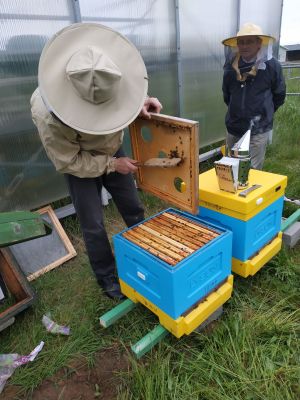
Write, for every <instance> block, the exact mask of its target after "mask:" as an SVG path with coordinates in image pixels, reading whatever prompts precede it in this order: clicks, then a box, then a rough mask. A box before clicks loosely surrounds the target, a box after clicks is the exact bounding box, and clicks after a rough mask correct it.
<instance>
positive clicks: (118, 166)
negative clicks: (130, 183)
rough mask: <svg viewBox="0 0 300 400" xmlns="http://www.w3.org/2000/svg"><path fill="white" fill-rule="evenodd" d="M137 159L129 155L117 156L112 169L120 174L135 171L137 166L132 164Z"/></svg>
mask: <svg viewBox="0 0 300 400" xmlns="http://www.w3.org/2000/svg"><path fill="white" fill-rule="evenodd" d="M136 163H137V161H136V160H133V159H132V158H129V157H119V158H115V159H114V169H115V171H117V172H119V173H120V174H124V175H126V174H129V173H130V172H136V171H137V167H136V166H135V165H134V164H136Z"/></svg>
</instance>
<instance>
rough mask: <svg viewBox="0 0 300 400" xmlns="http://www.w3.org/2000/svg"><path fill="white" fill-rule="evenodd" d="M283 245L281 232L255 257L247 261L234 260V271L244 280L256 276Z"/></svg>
mask: <svg viewBox="0 0 300 400" xmlns="http://www.w3.org/2000/svg"><path fill="white" fill-rule="evenodd" d="M281 245H282V232H279V234H278V235H277V236H276V238H275V239H273V240H272V241H271V242H270V243H268V244H267V245H266V246H264V247H263V248H262V249H261V250H260V251H259V252H258V254H257V255H256V256H255V257H253V258H251V259H249V260H246V261H241V260H239V259H237V258H232V271H233V272H234V273H236V274H238V275H240V276H242V277H243V278H247V277H248V276H249V275H251V276H253V275H255V274H256V272H257V271H259V270H260V269H261V268H262V267H263V266H264V265H265V264H266V263H267V262H268V261H270V260H271V258H273V257H274V256H275V255H276V254H277V253H278V252H279V251H280V249H281Z"/></svg>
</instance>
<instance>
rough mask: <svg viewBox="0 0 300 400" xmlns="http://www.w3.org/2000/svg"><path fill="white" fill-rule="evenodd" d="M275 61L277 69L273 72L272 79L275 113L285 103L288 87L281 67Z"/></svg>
mask: <svg viewBox="0 0 300 400" xmlns="http://www.w3.org/2000/svg"><path fill="white" fill-rule="evenodd" d="M274 61H275V68H274V71H273V72H274V74H273V75H274V76H273V79H272V88H271V90H272V95H273V104H274V111H276V110H277V109H278V108H279V107H280V106H281V105H282V104H283V103H284V100H285V96H286V87H285V81H284V76H283V73H282V68H281V65H280V64H279V62H278V61H277V60H274Z"/></svg>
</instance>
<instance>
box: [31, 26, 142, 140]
mask: <svg viewBox="0 0 300 400" xmlns="http://www.w3.org/2000/svg"><path fill="white" fill-rule="evenodd" d="M38 80H39V88H40V93H41V95H42V98H43V100H44V102H45V104H46V106H47V108H48V109H49V110H50V111H52V112H53V113H54V114H55V115H56V116H57V117H58V118H59V119H60V120H61V121H62V122H64V123H65V124H66V125H68V126H70V127H72V128H74V129H76V130H78V131H81V132H85V133H90V134H95V135H106V134H109V133H114V132H117V131H120V130H121V129H123V128H124V127H126V126H127V125H128V124H130V123H131V122H132V121H133V120H134V119H135V118H136V117H137V115H138V114H139V113H140V111H141V109H142V107H143V105H144V100H145V98H146V95H147V89H148V77H147V71H146V67H145V64H144V61H143V59H142V57H141V55H140V53H139V52H138V50H137V49H136V47H135V46H134V45H133V44H132V43H131V42H130V41H129V40H128V39H127V38H125V37H124V36H123V35H121V34H120V33H118V32H116V31H114V30H113V29H111V28H108V27H106V26H103V25H100V24H96V23H78V24H73V25H70V26H68V27H67V28H64V29H62V30H61V31H59V32H58V33H57V34H56V35H54V37H53V38H52V39H50V40H49V41H48V42H47V44H46V45H45V47H44V49H43V51H42V54H41V58H40V62H39V70H38Z"/></svg>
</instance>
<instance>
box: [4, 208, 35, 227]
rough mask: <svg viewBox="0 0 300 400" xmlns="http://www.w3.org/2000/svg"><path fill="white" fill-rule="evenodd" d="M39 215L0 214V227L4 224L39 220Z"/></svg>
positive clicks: (31, 213)
mask: <svg viewBox="0 0 300 400" xmlns="http://www.w3.org/2000/svg"><path fill="white" fill-rule="evenodd" d="M40 217H41V216H40V214H39V213H37V212H33V211H9V212H2V213H0V225H1V224H4V223H6V222H15V221H24V220H27V219H40Z"/></svg>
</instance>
